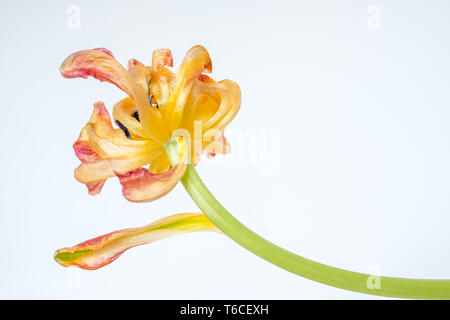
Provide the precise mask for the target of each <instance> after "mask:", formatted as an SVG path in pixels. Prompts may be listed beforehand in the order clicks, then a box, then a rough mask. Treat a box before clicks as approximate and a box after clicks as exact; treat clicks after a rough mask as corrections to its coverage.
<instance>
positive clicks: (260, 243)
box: [55, 46, 450, 299]
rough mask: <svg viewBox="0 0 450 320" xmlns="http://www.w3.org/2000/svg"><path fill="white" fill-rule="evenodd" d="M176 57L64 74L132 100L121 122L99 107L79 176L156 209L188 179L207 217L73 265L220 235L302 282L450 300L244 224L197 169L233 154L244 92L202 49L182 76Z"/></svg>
mask: <svg viewBox="0 0 450 320" xmlns="http://www.w3.org/2000/svg"><path fill="white" fill-rule="evenodd" d="M172 65H173V61H172V54H171V53H170V51H169V50H166V49H162V50H156V51H154V52H153V60H152V65H151V66H149V67H147V66H145V65H143V64H142V63H140V62H138V61H136V60H134V59H132V60H130V61H129V62H128V69H125V68H124V67H123V66H122V65H120V64H119V63H118V62H117V61H116V60H115V59H114V57H113V55H112V54H111V52H110V51H108V50H106V49H93V50H84V51H79V52H76V53H74V54H72V55H71V56H69V57H68V58H67V59H66V60H65V61H64V63H63V64H62V66H61V74H62V75H63V76H64V77H66V78H77V77H82V78H87V77H89V76H92V77H94V78H97V79H99V80H101V81H107V82H110V83H113V84H115V85H116V86H117V87H119V88H120V89H122V90H123V91H125V93H127V94H128V97H126V98H124V99H122V100H121V101H119V102H118V103H117V104H116V105H115V106H114V109H113V118H114V122H115V124H116V125H117V128H114V126H113V123H112V121H111V117H110V115H109V113H108V111H107V109H106V107H105V105H104V104H103V103H102V102H97V103H96V104H94V112H93V114H92V116H91V119H90V120H89V122H88V123H87V124H86V125H85V126H84V128H83V129H82V130H81V133H80V136H79V138H78V140H77V141H76V142H75V144H74V149H75V153H76V155H77V156H78V158H79V159H80V160H81V162H82V164H81V165H80V166H79V167H78V168H76V169H75V177H76V179H77V180H78V181H80V182H82V183H84V184H86V186H87V187H88V190H89V193H90V194H92V195H95V194H97V193H99V192H100V191H101V189H102V187H103V185H104V183H105V181H106V179H108V178H111V177H115V176H117V177H118V178H119V181H120V183H121V184H122V187H123V188H122V189H123V195H124V196H125V198H127V199H128V200H130V201H134V202H146V201H151V200H154V199H157V198H159V197H161V196H163V195H165V194H166V193H168V192H169V191H170V190H172V189H173V188H174V187H175V185H176V184H177V182H178V181H179V180H181V181H182V183H183V186H184V187H185V189H186V191H187V193H188V194H189V195H190V196H191V198H192V199H193V200H194V202H195V203H196V204H197V205H198V207H199V208H200V210H201V211H202V212H203V213H204V215H203V214H190V213H186V214H178V215H173V216H169V217H167V218H164V219H161V220H158V221H156V222H154V223H152V224H149V225H147V226H144V227H140V228H132V229H125V230H119V231H115V232H111V233H109V234H106V235H103V236H100V237H97V238H94V239H91V240H88V241H85V242H82V243H80V244H78V245H76V246H74V247H71V248H64V249H60V250H57V251H56V253H55V260H56V261H57V262H58V263H60V264H61V265H63V266H66V267H67V266H78V267H80V268H84V269H98V268H100V267H102V266H105V265H107V264H109V263H111V262H112V261H114V260H115V259H117V258H118V257H119V256H120V255H121V254H122V253H123V252H124V251H126V250H128V249H130V248H132V247H135V246H139V245H142V244H145V243H150V242H153V241H156V240H159V239H163V238H167V237H169V236H172V235H176V234H180V233H186V232H195V231H217V232H219V230H220V232H222V233H224V234H225V235H227V236H229V237H230V238H231V239H233V240H234V241H236V242H237V243H239V244H240V245H241V246H243V247H245V248H246V249H248V250H249V251H251V252H253V253H254V254H256V255H258V256H259V257H261V258H263V259H265V260H267V261H269V262H271V263H273V264H275V265H277V266H279V267H281V268H283V269H285V270H287V271H290V272H292V273H295V274H297V275H300V276H303V277H306V278H308V279H311V280H315V281H318V282H321V283H324V284H328V285H331V286H335V287H338V288H343V289H347V290H352V291H356V292H364V293H367V294H375V295H380V296H389V297H406V298H426V299H433V298H443V299H450V280H446V279H435V280H434V279H433V280H431V279H430V280H428V279H406V278H394V277H381V276H377V282H378V283H379V284H380V285H379V286H377V287H376V288H375V289H374V288H373V287H372V286H371V285H369V281H370V280H371V279H373V276H372V275H368V274H364V273H359V272H353V271H348V270H344V269H339V268H335V267H332V266H328V265H325V264H321V263H318V262H315V261H312V260H309V259H307V258H304V257H301V256H298V255H296V254H294V253H292V252H290V251H287V250H285V249H283V248H280V247H279V246H277V245H275V244H273V243H271V242H270V241H267V240H266V239H264V238H262V237H261V236H259V235H257V234H256V233H255V232H253V231H251V230H250V229H248V228H247V227H245V226H244V225H243V224H242V223H240V222H239V221H238V220H237V219H236V218H234V217H233V216H232V215H231V214H230V212H228V211H227V210H226V209H225V208H224V207H223V206H222V205H221V204H220V202H219V201H218V200H217V199H216V198H215V197H214V196H213V194H212V193H211V192H210V191H209V190H208V188H207V187H206V186H205V184H204V183H203V181H202V180H201V178H200V177H199V175H198V173H197V171H196V169H195V167H194V166H195V165H196V164H197V163H198V161H199V157H200V155H201V154H202V152H203V151H205V152H206V153H207V154H208V155H215V154H216V153H227V152H229V150H230V147H229V145H228V142H227V141H226V139H225V138H224V136H223V131H224V129H225V127H226V126H227V125H228V123H229V122H230V121H231V120H232V119H233V118H234V117H235V115H236V113H237V112H238V110H239V107H240V98H241V92H240V89H239V86H238V85H237V84H236V83H234V82H233V81H230V80H223V81H220V82H216V81H214V80H213V79H211V78H210V77H208V76H207V75H205V74H204V73H205V72H211V71H212V65H211V59H210V57H209V54H208V52H207V51H206V50H205V48H203V47H202V46H195V47H193V48H192V49H190V50H189V51H188V52H187V54H186V56H185V57H184V59H183V61H182V63H181V66H180V67H179V69H178V71H177V72H176V74H174V73H173V72H172V71H171V70H170V69H168V68H167V67H172Z"/></svg>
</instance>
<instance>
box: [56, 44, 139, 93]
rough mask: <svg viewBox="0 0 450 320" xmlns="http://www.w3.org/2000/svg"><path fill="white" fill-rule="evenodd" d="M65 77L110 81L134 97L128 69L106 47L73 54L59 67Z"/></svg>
mask: <svg viewBox="0 0 450 320" xmlns="http://www.w3.org/2000/svg"><path fill="white" fill-rule="evenodd" d="M59 70H60V72H61V75H62V76H63V77H65V78H88V77H89V76H92V77H94V78H96V79H98V80H100V81H107V82H110V83H112V84H114V85H116V86H117V87H119V88H120V89H122V90H123V91H125V92H126V93H127V94H128V95H130V96H131V97H133V91H132V84H131V80H130V76H129V74H128V71H127V70H126V69H125V68H124V67H123V66H122V65H121V64H120V63H119V62H118V61H117V60H116V59H114V56H113V54H112V53H111V51H109V50H107V49H105V48H97V49H93V50H82V51H78V52H75V53H73V54H71V55H70V56H69V57H67V58H66V60H64V62H63V63H62V65H61V67H60V68H59Z"/></svg>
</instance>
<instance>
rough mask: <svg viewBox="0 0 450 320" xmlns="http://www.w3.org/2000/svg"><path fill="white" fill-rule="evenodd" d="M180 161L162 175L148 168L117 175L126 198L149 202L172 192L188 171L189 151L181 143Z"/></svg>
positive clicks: (182, 142) (133, 200)
mask: <svg viewBox="0 0 450 320" xmlns="http://www.w3.org/2000/svg"><path fill="white" fill-rule="evenodd" d="M179 146H180V149H181V151H180V160H179V161H178V163H177V165H175V166H174V167H172V168H170V169H169V170H167V171H164V172H161V173H157V174H154V173H151V172H150V171H149V170H148V169H146V168H138V169H135V170H132V171H130V172H127V173H125V174H121V173H118V172H117V173H116V175H117V177H118V178H119V181H120V183H121V184H122V187H123V188H122V193H123V195H124V197H125V198H126V199H127V200H129V201H132V202H149V201H153V200H156V199H158V198H160V197H162V196H164V195H166V194H167V193H168V192H169V191H171V190H172V189H173V188H174V187H175V186H176V184H177V183H178V181H179V180H180V179H181V177H182V176H183V174H184V172H185V171H186V166H187V158H188V151H187V150H186V149H187V148H186V144H185V143H184V141H181V143H180V144H179Z"/></svg>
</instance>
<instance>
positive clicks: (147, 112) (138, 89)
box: [130, 64, 170, 145]
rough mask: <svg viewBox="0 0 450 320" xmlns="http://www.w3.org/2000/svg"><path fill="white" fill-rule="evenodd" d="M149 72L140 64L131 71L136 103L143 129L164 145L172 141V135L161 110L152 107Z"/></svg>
mask: <svg viewBox="0 0 450 320" xmlns="http://www.w3.org/2000/svg"><path fill="white" fill-rule="evenodd" d="M147 71H148V70H147V68H146V67H143V66H142V65H139V64H137V65H134V66H133V68H131V70H130V76H131V80H132V92H133V97H134V102H135V104H136V108H137V111H138V113H139V118H140V122H141V123H142V128H143V129H144V131H145V133H146V134H147V136H148V137H150V138H151V139H153V140H155V141H157V142H159V143H160V144H161V145H164V144H165V143H166V142H167V141H168V140H169V139H170V135H169V132H168V131H167V127H166V125H165V123H164V119H163V117H162V115H161V113H160V110H159V109H158V108H157V107H152V106H151V105H150V102H149V84H150V80H148V81H149V82H147V77H148V73H147Z"/></svg>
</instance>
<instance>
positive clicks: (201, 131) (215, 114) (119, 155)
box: [60, 46, 241, 202]
mask: <svg viewBox="0 0 450 320" xmlns="http://www.w3.org/2000/svg"><path fill="white" fill-rule="evenodd" d="M172 65H173V59H172V54H171V52H170V50H167V49H161V50H156V51H154V52H153V59H152V65H151V66H145V65H144V64H142V63H140V62H138V61H137V60H135V59H132V60H130V61H129V62H128V69H125V68H124V67H123V66H122V65H121V64H120V63H119V62H118V61H117V60H116V59H115V58H114V57H113V55H112V53H111V52H110V51H109V50H106V49H103V48H98V49H93V50H83V51H79V52H76V53H74V54H72V55H70V56H69V57H68V58H67V59H66V60H65V61H64V62H63V64H62V65H61V68H60V71H61V74H62V75H63V76H64V77H66V78H78V77H81V78H87V77H89V76H92V77H94V78H96V79H99V80H101V81H107V82H110V83H113V84H115V85H116V86H117V87H119V88H120V89H122V90H123V91H124V92H125V93H127V94H128V97H126V98H124V99H123V100H121V101H119V102H118V103H117V104H116V105H115V106H114V109H113V118H114V121H115V124H116V125H117V128H116V129H115V128H114V127H113V123H112V122H111V117H110V115H109V113H108V111H107V109H106V108H105V105H104V104H103V103H102V102H97V103H96V104H95V105H94V112H93V114H92V116H91V119H90V120H89V122H88V123H87V124H86V125H85V126H84V128H83V129H82V130H81V133H80V136H79V138H78V140H77V141H76V142H75V144H74V149H75V153H76V155H77V157H78V158H79V159H80V160H81V162H82V164H81V165H80V166H79V167H78V168H76V169H75V178H76V179H77V180H78V181H80V182H81V183H84V184H85V185H86V186H87V187H88V190H89V193H90V194H91V195H96V194H98V193H99V192H100V191H101V189H102V187H103V185H104V183H105V181H106V179H108V178H111V177H115V176H117V177H118V178H119V181H120V183H121V184H122V186H123V195H124V196H125V198H127V199H128V200H130V201H133V202H148V201H152V200H155V199H157V198H159V197H161V196H163V195H165V194H166V193H167V192H169V191H170V190H172V189H173V188H174V187H175V185H176V184H177V182H178V181H179V180H180V178H181V177H182V176H183V174H184V172H185V170H186V163H187V160H188V158H189V160H190V161H191V162H192V163H194V164H196V163H197V162H198V161H199V157H200V154H201V153H202V151H205V152H207V153H208V154H210V155H211V154H213V155H214V154H216V153H227V152H229V150H230V147H229V145H228V142H227V141H226V139H225V138H224V136H223V131H224V129H225V127H226V126H227V124H228V123H229V122H230V121H231V120H232V119H233V118H234V117H235V115H236V113H237V112H238V110H239V107H240V99H241V92H240V88H239V86H238V85H237V84H236V83H235V82H233V81H230V80H223V81H220V82H216V81H214V80H213V79H211V78H210V77H209V76H207V75H205V74H204V73H205V72H211V71H212V64H211V59H210V56H209V54H208V52H207V51H206V49H205V48H203V47H202V46H194V47H193V48H191V49H190V50H189V51H188V52H187V53H186V56H185V57H184V59H183V61H182V63H181V65H180V67H179V69H178V71H177V72H176V74H175V73H173V72H172V71H171V70H170V69H168V68H167V67H172ZM177 135H179V136H183V139H180V140H179V142H180V160H181V161H179V162H178V164H177V165H175V166H171V165H170V161H169V158H168V156H167V153H166V152H165V149H164V148H165V146H166V144H167V143H168V142H169V141H170V140H172V139H173V137H174V136H177Z"/></svg>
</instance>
